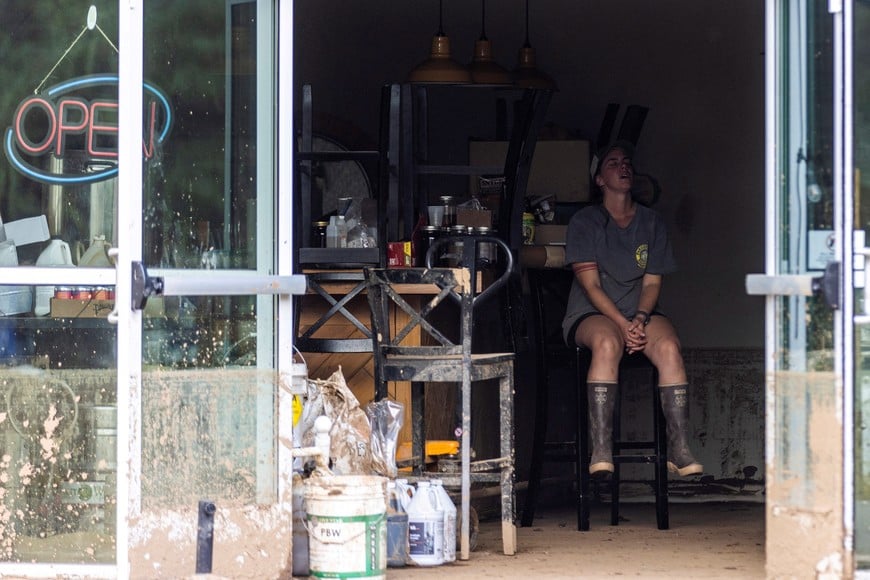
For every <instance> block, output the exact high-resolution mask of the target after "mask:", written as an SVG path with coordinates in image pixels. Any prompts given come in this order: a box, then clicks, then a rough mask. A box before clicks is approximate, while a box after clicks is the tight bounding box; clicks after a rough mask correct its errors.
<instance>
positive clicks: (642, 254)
mask: <svg viewBox="0 0 870 580" xmlns="http://www.w3.org/2000/svg"><path fill="white" fill-rule="evenodd" d="M648 257H649V246H648V245H647V244H641V245H639V246H638V247H637V249H636V250H635V251H634V261H635V262H636V263H637V267H638V268H640V269H641V270H645V269H646V261H647V258H648Z"/></svg>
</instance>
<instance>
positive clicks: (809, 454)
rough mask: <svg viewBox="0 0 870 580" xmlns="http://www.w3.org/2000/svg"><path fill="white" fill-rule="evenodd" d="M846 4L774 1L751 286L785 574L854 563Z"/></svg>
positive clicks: (769, 532) (770, 532)
mask: <svg viewBox="0 0 870 580" xmlns="http://www.w3.org/2000/svg"><path fill="white" fill-rule="evenodd" d="M839 4H840V3H838V2H828V1H826V0H769V1H768V3H767V31H766V38H767V40H766V44H767V46H766V115H765V117H766V125H767V127H766V142H767V145H766V152H767V153H766V157H767V160H766V168H767V174H766V185H765V189H766V198H767V208H766V225H765V228H766V250H765V255H766V265H765V267H766V273H765V275H761V276H749V277H748V278H747V288H748V289H749V291H750V293H756V294H764V295H767V297H768V298H767V307H766V327H767V328H768V332H767V334H766V336H767V338H766V353H767V356H766V360H767V363H766V365H767V368H766V391H765V400H766V406H767V413H766V416H767V422H766V446H765V454H766V481H767V498H766V508H767V517H766V538H767V543H766V555H767V573H768V575H770V576H776V577H801V576H805V575H806V574H807V573H809V571H813V570H815V571H816V573H819V574H832V575H838V574H840V573H842V571H843V570H849V569H850V568H851V562H850V559H851V554H850V552H849V550H848V549H847V547H846V546H847V545H848V541H847V539H848V536H849V534H848V531H847V529H848V526H849V524H850V520H851V514H850V511H849V504H850V500H849V499H848V494H846V493H845V489H846V483H845V482H846V478H845V477H844V473H845V472H846V469H847V467H846V464H845V463H844V457H845V456H846V453H847V449H848V443H847V439H848V438H847V437H844V433H848V427H847V426H844V422H845V423H848V421H845V419H844V418H845V417H847V416H848V414H847V413H844V405H846V401H847V400H848V399H847V397H846V395H845V393H846V392H847V391H848V389H849V386H848V377H849V371H850V368H849V367H848V366H847V364H846V363H845V361H846V358H845V354H844V353H847V352H850V347H849V344H851V342H850V340H851V338H850V332H849V327H848V326H847V325H845V324H844V320H848V318H847V316H848V313H849V312H850V311H851V310H850V308H847V307H846V304H845V300H844V298H843V294H844V293H843V292H842V289H843V288H849V287H850V286H849V283H850V282H851V279H852V271H851V264H852V261H851V247H852V235H851V226H850V225H849V221H848V218H849V213H848V212H850V211H851V207H852V204H851V199H850V198H849V197H848V193H847V190H846V189H845V188H844V182H845V180H844V177H843V176H844V171H843V167H844V162H843V150H844V149H843V142H844V134H843V130H842V127H843V114H844V112H843V111H844V108H843V76H842V70H843V69H842V62H843V51H842V46H843V44H842V30H843V11H842V8H841V6H840V5H839ZM845 256H849V258H848V259H844V257H845ZM841 265H845V267H841ZM846 294H849V295H850V296H851V294H850V293H846ZM847 514H849V515H848V516H847Z"/></svg>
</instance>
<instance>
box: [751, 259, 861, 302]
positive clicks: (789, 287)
mask: <svg viewBox="0 0 870 580" xmlns="http://www.w3.org/2000/svg"><path fill="white" fill-rule="evenodd" d="M868 252H870V250H868ZM746 293H747V294H749V295H750V296H812V295H814V294H821V295H822V296H824V297H825V302H827V303H828V306H830V307H831V308H839V307H840V263H839V262H828V264H827V266H825V273H824V274H823V275H821V276H813V275H812V274H781V275H776V276H770V275H767V274H747V275H746Z"/></svg>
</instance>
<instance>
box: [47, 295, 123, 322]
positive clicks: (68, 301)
mask: <svg viewBox="0 0 870 580" xmlns="http://www.w3.org/2000/svg"><path fill="white" fill-rule="evenodd" d="M114 308H115V301H114V300H95V299H91V300H75V299H72V298H52V299H51V306H50V310H49V315H50V316H51V317H52V318H106V317H107V316H108V315H109V313H110V312H111V311H112V309H114Z"/></svg>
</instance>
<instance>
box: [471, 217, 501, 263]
mask: <svg viewBox="0 0 870 580" xmlns="http://www.w3.org/2000/svg"><path fill="white" fill-rule="evenodd" d="M474 234H475V235H478V236H491V235H492V228H490V227H488V226H480V227H477V228H474ZM495 262H496V252H495V243H493V242H482V243H479V244H477V267H478V268H488V267H489V266H492V265H493V264H495Z"/></svg>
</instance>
